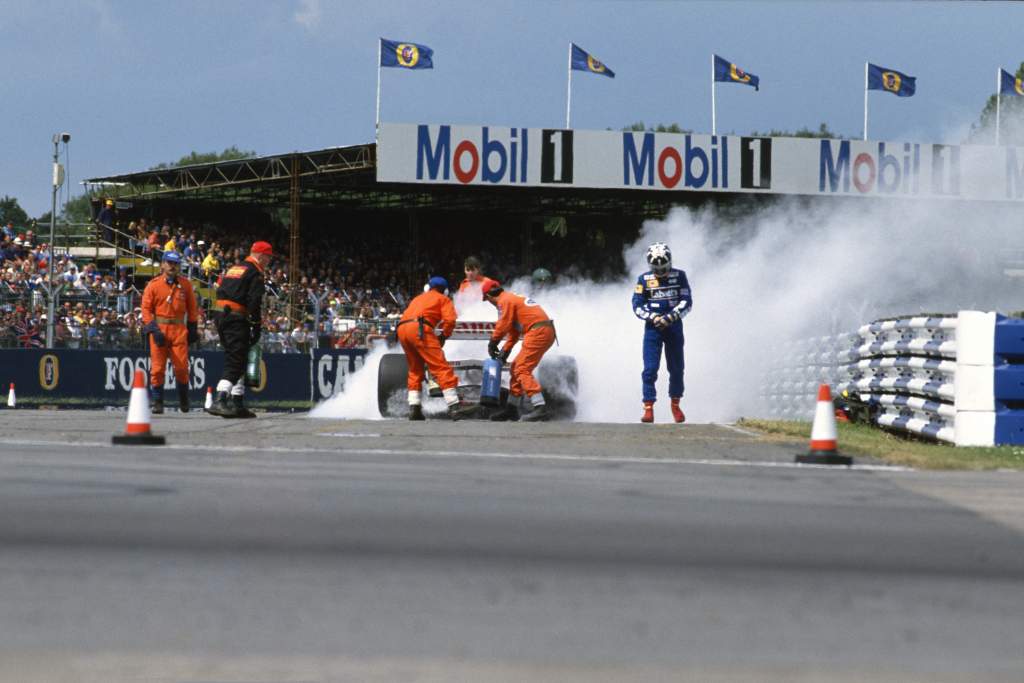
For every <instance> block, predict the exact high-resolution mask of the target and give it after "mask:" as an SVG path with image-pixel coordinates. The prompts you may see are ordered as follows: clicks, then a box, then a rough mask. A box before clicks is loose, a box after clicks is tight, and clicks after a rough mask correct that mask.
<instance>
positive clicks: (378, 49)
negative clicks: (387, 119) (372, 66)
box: [373, 38, 384, 136]
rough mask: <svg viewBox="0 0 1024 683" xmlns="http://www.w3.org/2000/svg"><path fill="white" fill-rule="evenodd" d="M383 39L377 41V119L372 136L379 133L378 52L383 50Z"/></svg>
mask: <svg viewBox="0 0 1024 683" xmlns="http://www.w3.org/2000/svg"><path fill="white" fill-rule="evenodd" d="M383 41H384V39H383V38H378V39H377V118H376V119H375V120H374V121H375V123H374V129H373V131H374V136H376V134H377V133H378V132H379V131H380V52H381V50H382V49H383V48H384V42H383Z"/></svg>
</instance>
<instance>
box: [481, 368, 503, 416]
mask: <svg viewBox="0 0 1024 683" xmlns="http://www.w3.org/2000/svg"><path fill="white" fill-rule="evenodd" d="M501 366H502V362H501V361H500V360H499V359H497V358H488V359H487V360H485V361H484V366H483V373H484V376H483V381H481V383H480V405H484V406H496V405H498V404H499V403H501Z"/></svg>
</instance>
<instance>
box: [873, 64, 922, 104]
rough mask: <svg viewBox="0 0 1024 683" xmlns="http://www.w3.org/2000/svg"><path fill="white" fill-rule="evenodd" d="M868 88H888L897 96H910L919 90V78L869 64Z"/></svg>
mask: <svg viewBox="0 0 1024 683" xmlns="http://www.w3.org/2000/svg"><path fill="white" fill-rule="evenodd" d="M868 90H887V91H889V92H891V93H892V94H894V95H896V96H897V97H910V96H912V95H913V94H914V92H915V91H916V90H917V79H916V78H915V77H914V76H908V75H906V74H905V73H901V72H899V71H896V70H895V69H887V68H885V67H884V66H877V65H875V64H868Z"/></svg>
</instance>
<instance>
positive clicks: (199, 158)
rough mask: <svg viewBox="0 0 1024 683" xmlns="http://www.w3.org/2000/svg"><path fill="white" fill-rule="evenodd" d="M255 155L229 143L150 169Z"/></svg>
mask: <svg viewBox="0 0 1024 683" xmlns="http://www.w3.org/2000/svg"><path fill="white" fill-rule="evenodd" d="M254 156H256V152H254V151H252V150H242V149H238V147H237V146H235V145H231V146H230V147H228V148H227V149H225V150H224V151H223V152H219V153H218V152H191V153H190V154H189V155H188V156H183V157H182V158H180V159H178V160H177V161H175V162H173V163H163V164H157V165H156V166H154V167H152V168H151V169H149V170H151V171H160V170H163V169H165V168H177V167H178V166H193V165H195V164H211V163H213V162H215V161H234V160H235V159H250V158H252V157H254Z"/></svg>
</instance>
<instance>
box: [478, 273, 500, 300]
mask: <svg viewBox="0 0 1024 683" xmlns="http://www.w3.org/2000/svg"><path fill="white" fill-rule="evenodd" d="M495 287H501V283H500V282H498V281H497V280H493V279H491V278H489V277H485V278H484V279H483V280H482V281H481V282H480V293H481V294H483V298H484V299H487V293H488V292H489V291H491V290H492V289H494V288H495Z"/></svg>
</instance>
